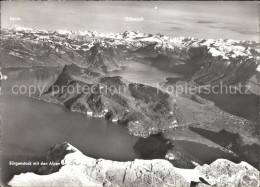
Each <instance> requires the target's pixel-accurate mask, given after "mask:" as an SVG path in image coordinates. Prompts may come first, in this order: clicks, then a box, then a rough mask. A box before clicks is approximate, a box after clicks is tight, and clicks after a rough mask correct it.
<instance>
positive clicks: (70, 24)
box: [1, 1, 259, 41]
mask: <svg viewBox="0 0 260 187" xmlns="http://www.w3.org/2000/svg"><path fill="white" fill-rule="evenodd" d="M1 3H2V6H1V9H2V10H1V14H2V15H1V23H2V27H10V26H11V25H21V26H26V27H31V28H34V29H46V30H56V29H66V30H92V31H98V32H124V31H125V30H134V31H136V30H139V31H141V32H146V33H161V34H165V35H169V36H193V37H197V38H230V39H239V40H255V41H259V9H258V7H259V5H258V2H252V1H251V2H243V1H240V2H239V1H237V2H236V1H232V2H224V1H215V2H212V1H211V2H209V1H203V2H196V1H194V2H187V1H179V2H178V1H175V2H169V1H167V2H162V1H160V2H158V1H157V2H156V1H153V2H152V1H147V2H145V1H139V2H133V1H132V2H122V1H121V2H119V1H118V2H115V1H113V2H111V1H109V2H108V1H101V2H100V1H92V2H91V1H85V2H83V1H76V2H75V1H67V2H66V1H60V2H58V1H56V2H43V1H38V2H35V1H30V2H29V1H27V2H26V1H24V2H17V1H16V2H14V1H13V2H9V1H5V2H1ZM155 7H157V9H156V8H155ZM10 17H14V18H16V17H19V18H21V20H20V21H12V20H10ZM125 17H134V18H136V17H138V18H143V19H144V21H142V22H130V21H125Z"/></svg>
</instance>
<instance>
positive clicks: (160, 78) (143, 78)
mask: <svg viewBox="0 0 260 187" xmlns="http://www.w3.org/2000/svg"><path fill="white" fill-rule="evenodd" d="M125 63H126V66H125V67H123V69H122V70H116V71H112V72H109V73H108V75H110V76H121V77H123V78H125V79H127V80H129V81H131V82H134V83H140V84H147V85H151V86H157V84H158V83H161V82H166V78H168V77H171V78H176V77H181V76H182V75H180V74H176V73H172V72H170V71H162V70H159V69H158V68H156V67H153V66H150V65H147V64H142V63H139V62H135V61H130V60H128V61H126V62H125Z"/></svg>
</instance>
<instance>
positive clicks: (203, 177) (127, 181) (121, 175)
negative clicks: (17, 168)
mask: <svg viewBox="0 0 260 187" xmlns="http://www.w3.org/2000/svg"><path fill="white" fill-rule="evenodd" d="M46 162H48V163H50V162H53V163H61V166H59V167H56V166H47V167H43V168H41V170H42V172H45V174H46V173H48V174H47V175H36V174H34V173H24V174H20V175H15V176H14V177H13V179H12V180H11V181H10V182H9V183H8V184H9V185H11V186H21V185H22V186H165V187H167V186H169V187H170V186H183V187H185V186H215V187H218V186H219V187H220V186H230V187H231V186H232V187H239V186H252V187H254V186H255V187H257V186H259V184H260V181H259V171H257V170H256V169H255V168H254V167H252V166H251V165H249V164H247V163H245V162H241V163H239V164H235V163H233V162H230V161H228V160H224V159H219V160H216V161H215V162H213V163H211V164H210V165H203V166H197V167H196V168H195V169H180V168H176V167H174V166H173V165H172V164H171V163H170V162H168V161H166V160H160V159H157V160H134V161H129V162H115V161H110V160H104V159H94V158H90V157H88V156H85V155H84V154H83V153H82V152H80V151H79V150H78V149H76V148H75V147H73V146H71V145H70V144H68V143H61V144H57V145H55V146H54V147H52V148H51V149H50V151H49V152H48V155H47V160H46Z"/></svg>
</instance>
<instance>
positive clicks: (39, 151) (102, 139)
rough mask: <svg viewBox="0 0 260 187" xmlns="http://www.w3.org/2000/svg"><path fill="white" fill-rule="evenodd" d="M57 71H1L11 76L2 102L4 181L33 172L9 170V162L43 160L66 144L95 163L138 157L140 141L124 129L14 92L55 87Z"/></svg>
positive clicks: (25, 169) (15, 168)
mask: <svg viewBox="0 0 260 187" xmlns="http://www.w3.org/2000/svg"><path fill="white" fill-rule="evenodd" d="M59 71H60V70H59V69H55V68H22V69H9V70H3V72H4V74H5V75H7V76H8V79H7V80H4V81H2V84H1V86H2V94H1V96H0V106H1V117H2V128H1V135H2V137H1V140H2V153H3V154H2V158H3V162H2V164H3V171H4V173H5V176H3V177H4V179H5V180H8V179H10V177H11V176H12V175H13V174H17V173H19V172H26V171H31V170H32V168H30V167H28V166H27V167H15V166H9V165H8V161H26V160H37V159H38V160H39V159H40V160H42V159H44V157H45V155H46V153H47V151H48V150H49V148H50V147H51V146H53V145H54V144H55V143H59V142H64V141H66V142H69V143H70V144H72V145H73V146H75V147H77V148H78V149H79V150H80V151H82V152H83V153H84V154H86V155H88V156H91V157H95V158H105V159H111V160H118V161H126V160H134V159H135V158H138V157H139V156H138V154H137V153H135V151H134V150H133V146H134V145H135V143H136V142H137V140H138V137H134V136H130V135H129V134H128V129H127V128H126V127H125V126H122V125H119V124H116V123H113V122H111V121H108V120H105V119H103V118H91V117H87V116H86V115H83V114H80V113H73V112H71V111H69V110H68V109H66V108H65V107H62V106H60V105H57V104H53V103H47V102H43V101H39V100H36V99H32V98H30V97H28V96H26V95H14V94H12V93H11V91H10V90H11V87H12V85H22V84H23V85H41V86H47V85H51V84H52V83H53V82H54V81H55V80H56V78H57V76H58V73H59ZM33 169H35V168H33Z"/></svg>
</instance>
